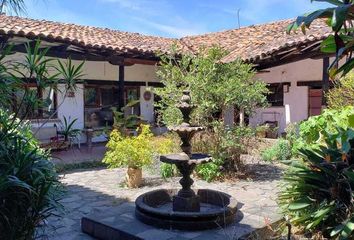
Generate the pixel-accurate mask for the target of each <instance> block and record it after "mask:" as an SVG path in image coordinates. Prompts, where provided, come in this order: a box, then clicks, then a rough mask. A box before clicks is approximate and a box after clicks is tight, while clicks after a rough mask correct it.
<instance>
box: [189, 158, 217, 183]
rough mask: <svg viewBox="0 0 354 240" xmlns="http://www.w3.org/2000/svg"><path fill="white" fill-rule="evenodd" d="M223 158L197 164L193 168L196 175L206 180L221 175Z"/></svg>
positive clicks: (209, 180)
mask: <svg viewBox="0 0 354 240" xmlns="http://www.w3.org/2000/svg"><path fill="white" fill-rule="evenodd" d="M222 165H223V160H218V159H213V161H212V162H209V163H206V164H201V165H198V166H197V167H196V169H195V171H196V173H197V175H198V176H199V177H201V178H202V179H203V180H205V181H207V182H211V181H213V180H215V179H217V178H218V177H221V176H222Z"/></svg>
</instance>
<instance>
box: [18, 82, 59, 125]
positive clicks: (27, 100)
mask: <svg viewBox="0 0 354 240" xmlns="http://www.w3.org/2000/svg"><path fill="white" fill-rule="evenodd" d="M38 91H39V92H38ZM38 98H39V99H40V101H38ZM13 108H14V111H18V112H19V116H21V117H25V118H27V119H48V118H55V117H57V113H56V109H57V94H56V91H55V90H54V89H53V88H49V87H48V88H37V87H35V85H34V84H28V85H26V86H24V89H23V91H18V92H16V93H14V106H13Z"/></svg>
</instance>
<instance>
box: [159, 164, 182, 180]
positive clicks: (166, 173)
mask: <svg viewBox="0 0 354 240" xmlns="http://www.w3.org/2000/svg"><path fill="white" fill-rule="evenodd" d="M160 173H161V176H162V178H164V179H167V178H171V177H175V176H178V169H177V167H176V165H174V164H168V163H162V164H161V166H160Z"/></svg>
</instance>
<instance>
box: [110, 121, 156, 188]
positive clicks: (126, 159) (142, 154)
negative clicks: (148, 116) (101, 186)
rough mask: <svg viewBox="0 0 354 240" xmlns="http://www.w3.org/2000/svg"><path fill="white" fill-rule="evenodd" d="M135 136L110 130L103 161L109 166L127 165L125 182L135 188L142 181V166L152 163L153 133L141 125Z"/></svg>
mask: <svg viewBox="0 0 354 240" xmlns="http://www.w3.org/2000/svg"><path fill="white" fill-rule="evenodd" d="M137 132H138V133H139V134H138V135H137V136H124V135H123V134H122V133H121V132H120V131H119V130H117V129H114V130H113V131H112V132H111V135H110V139H109V141H108V143H107V148H108V150H107V152H106V154H105V156H104V158H103V162H104V163H107V164H108V166H109V167H111V168H115V167H127V168H128V169H127V175H126V183H127V185H128V187H130V188H137V187H139V186H141V183H142V167H143V166H147V165H149V164H151V163H152V161H153V157H154V155H155V151H154V147H153V145H152V138H153V134H152V133H151V131H150V128H149V126H148V125H141V126H140V127H139V128H138V129H137Z"/></svg>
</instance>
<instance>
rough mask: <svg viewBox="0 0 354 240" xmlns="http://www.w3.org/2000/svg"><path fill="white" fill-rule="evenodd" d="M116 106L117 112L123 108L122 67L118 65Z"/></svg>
mask: <svg viewBox="0 0 354 240" xmlns="http://www.w3.org/2000/svg"><path fill="white" fill-rule="evenodd" d="M118 105H119V110H120V109H121V108H122V107H124V65H119V77H118Z"/></svg>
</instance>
